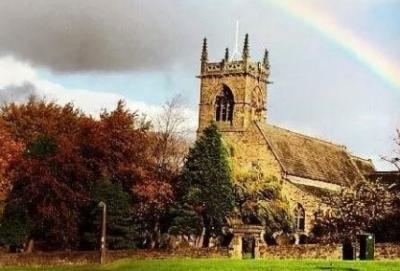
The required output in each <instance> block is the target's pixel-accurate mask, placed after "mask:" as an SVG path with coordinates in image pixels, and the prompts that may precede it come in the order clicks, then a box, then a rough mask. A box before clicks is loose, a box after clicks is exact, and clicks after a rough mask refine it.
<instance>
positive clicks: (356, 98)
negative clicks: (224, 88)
mask: <svg viewBox="0 0 400 271" xmlns="http://www.w3.org/2000/svg"><path fill="white" fill-rule="evenodd" d="M398 14H400V1H399V0H352V1H348V0H218V1H216V0H214V1H211V0H202V1H195V0H169V1H165V0H141V1H139V0H113V1H109V0H86V1H81V0H68V1H67V0H63V1H61V0H51V1H50V0H35V1H30V0H2V1H0V41H1V42H0V101H2V102H4V101H6V102H7V101H18V102H23V101H24V100H26V99H27V97H29V95H32V94H34V95H37V96H39V97H46V98H47V99H51V100H56V101H57V102H59V103H61V104H63V103H66V102H74V103H75V105H77V106H79V107H81V108H82V109H83V110H84V111H86V112H88V113H90V114H93V115H96V114H98V113H99V112H101V110H102V109H104V108H106V109H112V108H114V107H115V105H116V102H117V101H118V100H119V99H124V100H125V101H126V102H127V105H128V106H129V107H130V108H132V110H138V111H139V112H141V113H146V114H148V115H149V116H150V117H152V116H155V115H156V114H157V113H158V112H160V108H161V105H162V104H163V103H164V102H165V101H167V100H168V99H170V98H171V97H173V96H174V95H176V94H181V95H182V96H183V98H184V99H185V101H186V105H185V106H186V114H187V117H188V120H187V126H188V127H191V128H192V130H195V128H196V125H197V110H198V108H197V105H198V103H199V81H198V79H196V77H195V76H196V75H198V73H199V69H200V62H199V59H200V50H201V43H202V39H203V38H204V37H207V39H208V44H209V59H210V60H211V61H219V60H220V59H222V57H223V55H224V48H225V47H229V48H230V49H231V50H233V47H234V42H235V22H236V20H239V22H240V29H239V36H240V44H239V46H240V47H241V46H242V40H243V38H244V35H245V33H249V36H250V55H251V57H252V59H253V60H254V61H259V60H261V59H262V55H263V51H264V49H265V48H268V50H269V52H270V62H271V76H270V80H271V81H273V84H271V85H269V86H268V101H267V103H268V104H267V107H268V122H270V123H272V124H275V125H277V126H281V127H284V128H288V129H290V130H294V131H297V132H301V133H305V134H308V135H311V136H316V137H320V138H323V139H326V140H329V141H332V142H335V143H338V144H342V145H346V146H347V148H348V150H349V151H350V152H351V153H352V154H355V155H359V156H362V157H365V158H371V159H373V161H374V163H375V165H376V167H377V169H381V170H386V169H391V167H390V165H389V164H388V163H386V162H384V161H382V160H381V159H380V157H381V156H391V155H393V152H394V150H395V144H394V141H393V139H394V137H395V134H396V133H395V131H396V128H400V50H399V48H400V16H398Z"/></svg>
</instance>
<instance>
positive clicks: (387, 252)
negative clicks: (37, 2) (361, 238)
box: [375, 243, 400, 260]
mask: <svg viewBox="0 0 400 271" xmlns="http://www.w3.org/2000/svg"><path fill="white" fill-rule="evenodd" d="M375 259H378V260H384V259H400V244H387V243H386V244H384V243H382V244H376V245H375Z"/></svg>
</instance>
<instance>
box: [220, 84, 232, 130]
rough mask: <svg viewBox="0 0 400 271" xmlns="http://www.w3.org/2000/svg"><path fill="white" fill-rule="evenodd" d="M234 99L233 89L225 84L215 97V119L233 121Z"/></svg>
mask: <svg viewBox="0 0 400 271" xmlns="http://www.w3.org/2000/svg"><path fill="white" fill-rule="evenodd" d="M233 107H234V100H233V94H232V91H231V90H230V89H229V88H228V87H227V86H225V85H224V88H223V89H222V91H221V92H220V93H219V94H218V96H217V97H216V98H215V120H216V121H228V122H232V118H233Z"/></svg>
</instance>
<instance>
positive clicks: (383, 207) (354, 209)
mask: <svg viewBox="0 0 400 271" xmlns="http://www.w3.org/2000/svg"><path fill="white" fill-rule="evenodd" d="M323 202H325V203H326V204H327V205H328V206H329V207H330V208H331V210H332V212H330V213H328V215H324V216H317V218H316V221H315V223H314V227H313V229H312V232H313V235H314V239H315V240H314V241H317V242H325V243H339V242H343V241H344V240H354V239H355V238H356V237H357V235H358V234H360V233H362V232H363V231H371V230H372V229H373V227H374V225H377V224H376V223H377V222H378V221H381V220H382V219H384V218H385V217H387V216H391V215H392V214H393V203H394V197H393V195H392V193H391V192H390V191H389V190H388V189H387V187H386V186H384V185H382V184H379V183H377V182H363V183H361V184H359V186H358V187H355V188H354V189H353V190H350V191H343V192H342V193H340V194H339V193H338V194H332V195H331V196H329V197H325V198H324V199H323Z"/></svg>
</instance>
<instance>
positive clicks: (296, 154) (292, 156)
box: [256, 123, 363, 186]
mask: <svg viewBox="0 0 400 271" xmlns="http://www.w3.org/2000/svg"><path fill="white" fill-rule="evenodd" d="M256 124H257V126H258V128H259V129H260V131H261V133H262V134H263V136H264V138H265V140H266V141H267V144H268V145H269V147H270V149H271V150H272V152H273V153H274V155H275V157H276V159H277V160H278V162H279V163H280V165H281V167H282V169H283V171H284V172H285V173H286V174H288V175H294V176H298V177H302V178H307V179H313V180H318V181H323V182H328V183H332V184H337V185H341V186H350V185H351V184H354V182H357V181H361V180H363V176H362V173H361V172H360V171H359V169H358V168H357V166H356V163H355V162H354V161H353V160H352V158H351V156H350V155H349V154H348V153H347V151H346V148H345V147H344V146H341V145H336V144H333V143H331V142H328V141H324V140H321V139H318V138H314V137H310V136H306V135H303V134H299V133H295V132H292V131H289V130H286V129H282V128H279V127H276V126H273V125H269V124H264V123H256Z"/></svg>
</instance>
